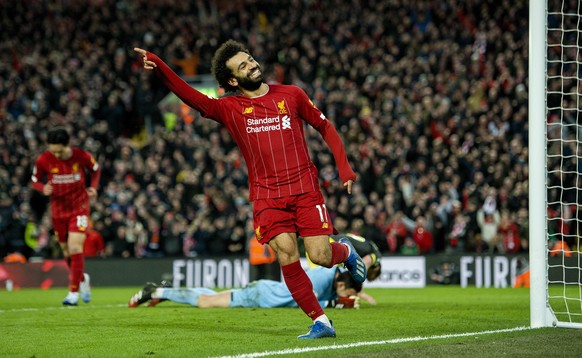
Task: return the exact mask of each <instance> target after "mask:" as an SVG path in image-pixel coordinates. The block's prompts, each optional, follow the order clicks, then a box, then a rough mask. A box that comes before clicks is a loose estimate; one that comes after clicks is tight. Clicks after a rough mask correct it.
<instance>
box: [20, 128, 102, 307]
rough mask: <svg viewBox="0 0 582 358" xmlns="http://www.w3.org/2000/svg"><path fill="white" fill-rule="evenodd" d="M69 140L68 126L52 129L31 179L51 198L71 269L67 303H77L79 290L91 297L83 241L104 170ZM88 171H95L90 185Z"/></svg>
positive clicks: (82, 294) (58, 235)
mask: <svg viewBox="0 0 582 358" xmlns="http://www.w3.org/2000/svg"><path fill="white" fill-rule="evenodd" d="M69 140H70V137H69V133H68V132H67V131H66V129H64V128H60V127H58V128H54V129H52V130H51V131H49V133H48V137H47V142H48V150H47V151H45V152H43V153H42V154H41V155H40V156H39V157H38V158H37V160H36V164H35V166H34V170H33V172H32V178H31V180H32V187H33V188H34V189H35V190H38V191H40V192H41V193H43V194H44V195H46V196H48V197H49V198H50V208H51V216H52V221H53V228H54V231H55V234H56V236H57V239H58V240H59V245H60V247H61V249H62V251H63V256H64V257H65V260H66V261H67V264H68V265H69V269H70V271H71V273H70V275H69V293H68V294H67V297H66V298H65V299H64V300H63V304H64V305H68V306H76V305H77V303H78V301H79V291H80V293H81V299H82V300H83V301H84V302H89V301H90V300H91V289H90V282H89V275H88V274H86V273H85V257H84V255H83V243H84V241H85V235H86V231H87V228H88V226H89V211H90V206H89V198H94V197H96V196H97V185H98V184H99V178H100V176H101V170H100V168H99V164H97V162H96V161H95V159H93V156H92V155H91V154H90V153H89V152H87V151H84V150H82V149H79V148H72V147H70V146H69ZM86 171H88V172H90V173H91V185H90V187H89V188H86V183H85V180H86V179H85V178H86Z"/></svg>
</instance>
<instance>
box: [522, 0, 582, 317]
mask: <svg viewBox="0 0 582 358" xmlns="http://www.w3.org/2000/svg"><path fill="white" fill-rule="evenodd" d="M581 10H582V7H581V4H580V2H579V1H578V0H574V1H571V0H547V2H545V4H544V1H533V0H530V41H529V43H530V59H529V65H530V68H529V74H530V76H529V77H530V83H529V86H530V96H529V101H530V104H529V114H530V115H529V125H530V128H529V130H530V137H529V147H528V148H529V150H530V152H529V167H530V188H529V198H530V269H531V291H530V292H531V293H530V298H531V299H530V301H531V325H532V327H544V326H558V327H573V328H582V266H581V255H580V249H582V247H581V246H580V236H581V234H582V112H581V110H582V47H581V46H582V17H581V16H582V12H581ZM544 143H545V145H543V144H544ZM544 157H545V161H544V160H543V159H542V158H544ZM544 164H545V165H544Z"/></svg>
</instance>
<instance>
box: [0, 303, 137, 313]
mask: <svg viewBox="0 0 582 358" xmlns="http://www.w3.org/2000/svg"><path fill="white" fill-rule="evenodd" d="M126 306H127V305H124V304H118V305H99V306H95V305H87V306H85V305H83V306H76V307H67V306H61V307H40V308H15V309H11V310H0V314H2V313H12V312H36V311H46V310H82V309H91V308H103V307H126Z"/></svg>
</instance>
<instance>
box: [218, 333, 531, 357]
mask: <svg viewBox="0 0 582 358" xmlns="http://www.w3.org/2000/svg"><path fill="white" fill-rule="evenodd" d="M528 329H531V328H530V327H525V326H523V327H515V328H506V329H498V330H491V331H481V332H468V333H452V334H443V335H439V336H428V337H409V338H395V339H388V340H384V341H372V342H356V343H349V344H340V345H333V346H318V347H304V348H288V349H283V350H279V351H266V352H256V353H245V354H239V355H235V356H220V357H217V358H255V357H266V356H275V355H283V354H298V353H307V352H315V351H324V350H337V349H346V348H355V347H362V346H378V345H383V344H395V343H406V342H420V341H429V340H432V339H446V338H457V337H472V336H480V335H484V334H493V333H507V332H517V331H525V330H528Z"/></svg>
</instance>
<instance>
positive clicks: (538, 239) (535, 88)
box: [528, 0, 553, 328]
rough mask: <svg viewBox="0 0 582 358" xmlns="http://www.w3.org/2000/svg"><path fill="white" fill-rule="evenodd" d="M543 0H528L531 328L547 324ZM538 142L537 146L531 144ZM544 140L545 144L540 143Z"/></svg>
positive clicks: (544, 38) (544, 31) (544, 9)
mask: <svg viewBox="0 0 582 358" xmlns="http://www.w3.org/2000/svg"><path fill="white" fill-rule="evenodd" d="M546 22H547V21H546V3H545V1H535V0H530V2H529V60H528V62H529V74H528V77H529V95H528V100H529V104H528V125H529V146H528V153H529V159H528V166H529V223H530V224H529V263H530V319H531V326H532V327H534V328H535V327H545V326H550V325H551V322H552V321H553V319H552V317H551V316H550V315H549V314H548V313H549V312H546V311H548V309H547V302H548V300H547V284H548V277H547V275H548V272H547V245H546V243H547V240H546V232H547V228H546V210H545V208H546V181H545V177H546V165H545V163H546V161H545V157H546V145H545V143H546V134H545V133H546V129H545V127H546V83H545V82H546ZM532 143H539V145H532ZM542 143H544V145H542Z"/></svg>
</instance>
